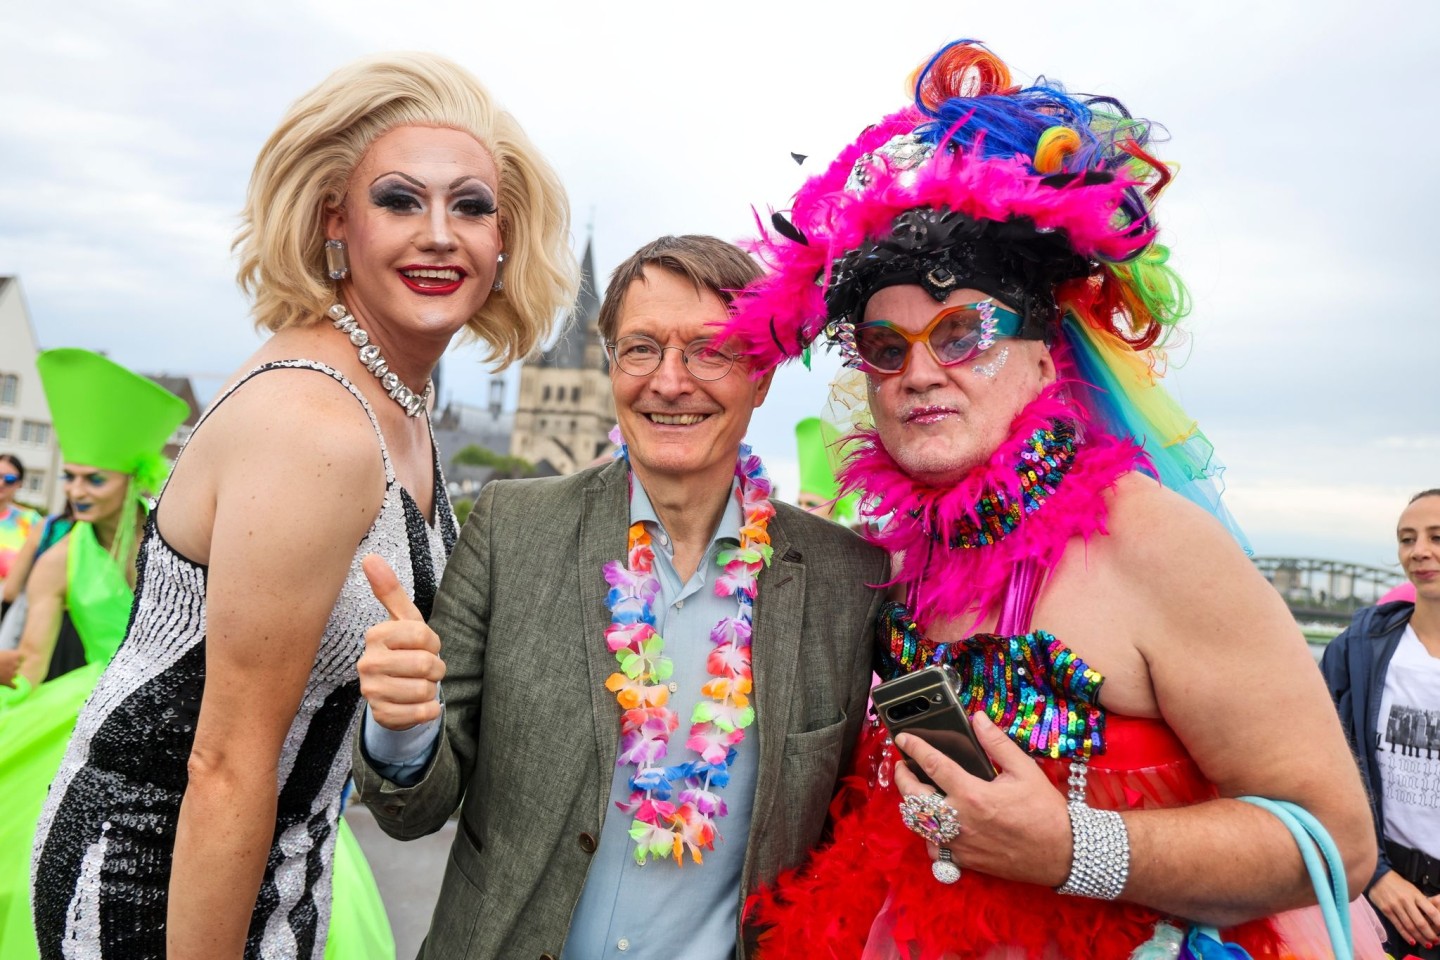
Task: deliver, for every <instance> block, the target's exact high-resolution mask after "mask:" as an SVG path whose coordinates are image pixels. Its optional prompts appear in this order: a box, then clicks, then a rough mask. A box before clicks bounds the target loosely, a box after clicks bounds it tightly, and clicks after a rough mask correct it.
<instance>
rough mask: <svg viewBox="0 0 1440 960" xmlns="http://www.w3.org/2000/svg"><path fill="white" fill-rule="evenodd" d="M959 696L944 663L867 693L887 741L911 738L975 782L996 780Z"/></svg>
mask: <svg viewBox="0 0 1440 960" xmlns="http://www.w3.org/2000/svg"><path fill="white" fill-rule="evenodd" d="M959 691H960V678H959V676H958V675H957V674H956V673H955V670H954V668H952V667H950V666H949V665H948V664H943V663H942V664H938V665H936V666H933V667H926V668H924V669H923V670H916V671H915V672H914V673H907V674H905V675H904V676H903V677H896V678H895V679H894V680H887V681H886V682H884V683H882V684H880V685H879V686H877V687H876V688H875V689H874V690H871V691H870V699H871V701H872V702H873V703H874V704H875V712H876V713H877V714H879V716H880V721H881V722H882V723H884V724H885V728H886V729H887V730H889V731H890V736H891V738H894V737H896V736H898V735H900V734H902V733H910V734H914V735H915V736H917V737H919V738H920V739H921V740H924V741H925V742H926V743H928V744H930V746H932V747H934V748H935V749H936V750H939V751H940V752H941V753H943V754H945V756H947V757H949V758H950V759H951V760H954V761H955V762H956V763H958V764H959V765H960V766H961V767H963V768H964V769H965V770H966V771H968V772H969V773H971V774H973V775H974V776H977V777H979V778H980V779H982V780H994V779H995V767H994V766H993V765H992V764H991V763H990V758H989V757H988V756H986V755H985V750H984V749H983V748H982V747H981V746H980V741H979V740H977V739H976V738H975V731H974V730H973V729H972V728H971V726H970V718H969V717H967V716H966V715H965V708H964V707H962V706H961V704H960V693H959ZM905 760H906V762H907V763H909V764H910V769H911V770H912V771H913V772H914V774H915V776H917V777H919V778H920V779H921V780H923V781H924V782H926V783H928V784H930V785H931V786H932V787H933V786H935V782H934V781H932V780H931V779H930V778H929V777H928V776H926V775H925V772H924V771H923V770H921V769H920V766H919V764H917V763H915V761H914V760H911V759H910V758H909V757H906V758H905Z"/></svg>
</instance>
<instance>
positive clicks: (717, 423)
mask: <svg viewBox="0 0 1440 960" xmlns="http://www.w3.org/2000/svg"><path fill="white" fill-rule="evenodd" d="M727 318H728V312H727V310H726V307H725V303H724V301H722V300H721V299H720V297H719V296H718V295H717V294H715V293H714V292H712V291H710V290H700V291H697V290H696V289H695V286H694V285H693V284H692V283H691V282H690V281H689V280H687V279H686V278H684V277H682V276H680V275H679V274H676V273H672V272H671V271H669V270H666V269H664V268H661V267H657V266H654V265H651V266H647V267H645V272H644V274H643V279H640V280H636V281H634V282H633V283H631V284H630V288H629V289H628V290H627V291H626V292H625V299H624V300H623V301H622V303H621V305H620V310H619V320H618V322H617V323H616V326H615V339H616V340H617V341H619V340H620V339H622V338H624V337H627V336H632V335H644V336H648V337H650V338H651V339H653V340H654V341H655V342H656V343H658V344H659V345H660V346H661V348H668V347H679V348H684V347H686V346H687V345H689V344H691V343H694V342H695V341H697V340H704V339H707V338H709V337H710V336H712V335H713V334H714V332H715V331H714V328H713V327H711V326H710V325H711V324H716V323H724V322H725V321H726V319H727ZM610 385H611V387H612V388H613V390H614V393H615V414H616V418H617V419H618V420H619V422H620V433H621V434H622V435H623V436H624V438H625V443H626V444H627V445H628V447H629V451H630V465H631V466H632V467H633V468H634V470H635V472H636V474H637V475H638V476H639V477H640V481H641V483H648V481H649V478H650V477H652V476H657V475H664V476H666V477H669V478H672V479H676V480H685V481H694V482H696V483H698V484H700V485H702V486H704V485H706V484H708V483H714V484H717V485H718V484H720V483H728V482H729V480H728V478H729V477H730V475H731V474H732V473H733V471H734V468H735V457H736V454H737V453H738V451H739V447H740V441H741V440H743V439H744V438H745V430H746V428H748V427H749V425H750V415H751V414H752V413H753V412H754V410H755V408H756V407H758V406H760V404H762V403H764V402H765V395H766V393H767V392H768V391H769V389H770V375H769V374H766V375H765V377H763V378H762V379H760V380H754V379H752V378H751V376H750V370H749V368H748V367H747V366H746V364H745V362H744V361H743V360H737V361H736V362H735V364H734V366H733V367H732V368H731V369H730V371H729V372H728V373H726V374H725V375H724V376H723V377H721V378H719V379H718V380H708V381H707V380H698V379H696V378H695V377H694V376H692V375H691V374H690V372H689V370H687V369H686V367H685V363H684V360H683V358H682V356H681V350H679V349H677V350H670V349H664V351H663V353H662V355H661V360H660V365H659V367H658V368H656V370H655V372H653V373H651V374H649V375H648V376H633V375H631V374H628V373H625V372H624V371H622V370H620V369H619V368H618V367H617V366H616V365H615V364H613V363H612V364H611V369H610Z"/></svg>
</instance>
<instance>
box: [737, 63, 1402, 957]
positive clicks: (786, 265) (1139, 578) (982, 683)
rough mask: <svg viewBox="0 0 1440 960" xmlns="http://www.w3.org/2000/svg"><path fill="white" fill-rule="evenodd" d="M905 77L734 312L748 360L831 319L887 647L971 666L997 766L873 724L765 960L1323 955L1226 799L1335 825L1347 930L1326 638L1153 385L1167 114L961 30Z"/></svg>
mask: <svg viewBox="0 0 1440 960" xmlns="http://www.w3.org/2000/svg"><path fill="white" fill-rule="evenodd" d="M911 92H912V95H913V103H912V104H911V105H909V106H906V107H905V108H903V109H901V110H899V111H898V112H896V113H894V114H892V115H890V116H888V117H885V118H884V119H883V120H881V121H880V122H878V123H876V124H875V125H873V126H871V127H869V128H867V129H866V130H865V131H864V132H863V133H862V134H861V135H860V137H859V139H858V140H856V141H855V142H854V143H853V144H852V145H850V146H849V147H847V148H845V150H843V151H842V152H841V154H840V156H839V157H838V158H837V159H836V160H835V161H833V162H832V163H831V164H830V165H829V166H828V168H827V169H825V171H824V172H822V173H820V174H818V175H817V176H815V177H813V178H812V179H811V180H809V181H808V182H807V183H805V185H804V186H803V187H802V188H801V189H800V191H799V193H798V194H797V195H796V197H795V200H794V203H793V206H792V208H791V209H790V210H789V211H787V212H784V213H780V214H776V215H775V216H774V217H773V221H774V232H773V233H771V232H768V231H767V232H766V234H764V235H762V237H761V238H760V239H759V240H758V241H757V242H756V243H755V245H754V248H755V251H756V253H757V254H758V256H759V257H760V259H761V260H762V261H763V262H764V263H765V265H766V266H767V267H768V268H769V271H768V273H767V275H766V276H765V277H763V278H762V279H761V280H759V281H757V282H756V283H755V284H753V285H752V286H751V287H750V288H749V289H747V290H746V291H745V292H744V294H743V295H742V296H741V297H739V298H737V301H736V317H735V319H734V321H733V322H732V324H731V327H730V328H729V330H728V332H729V334H731V335H733V336H734V337H735V341H736V342H741V343H745V344H748V345H749V347H748V352H749V353H750V354H751V356H752V359H753V362H754V365H755V368H756V370H757V371H765V370H768V369H770V368H772V367H773V366H774V365H776V364H778V363H780V362H782V361H784V360H786V359H790V358H793V357H797V356H802V355H805V354H807V352H808V351H809V349H810V348H811V345H812V344H813V343H815V342H816V341H817V340H819V339H822V338H826V339H829V340H830V341H831V342H832V343H833V344H835V345H837V346H838V348H839V350H840V351H841V354H842V357H843V358H844V360H845V363H846V365H847V366H848V367H850V368H852V369H853V370H854V373H853V374H852V376H853V377H855V378H856V379H858V380H860V383H859V384H858V389H856V390H855V391H854V396H856V397H857V398H859V400H860V402H861V404H863V405H864V407H865V408H866V411H867V412H865V415H863V416H860V417H859V418H858V419H859V424H858V426H857V427H856V432H855V433H854V435H853V437H852V438H851V440H850V446H849V448H848V449H849V457H848V461H847V464H846V466H845V468H844V470H843V472H842V476H841V481H842V488H843V489H845V490H847V491H854V492H858V493H859V494H860V495H861V496H862V497H863V498H864V499H863V500H862V503H863V504H864V512H865V514H866V515H867V516H868V518H869V519H870V520H871V521H872V523H873V525H874V528H875V529H876V530H877V531H878V532H877V533H875V534H874V536H873V539H874V540H875V541H876V542H877V543H879V544H881V545H883V546H885V547H887V548H888V549H889V551H890V553H891V557H892V564H893V566H892V574H893V576H894V580H893V583H892V586H893V593H892V596H893V598H894V599H893V602H892V603H890V604H889V605H888V606H887V607H886V608H885V609H884V610H883V611H882V615H881V618H880V623H879V624H878V627H877V642H878V643H877V646H878V649H877V654H878V660H877V663H878V667H877V669H878V671H879V672H880V674H881V677H882V679H891V678H894V677H899V676H904V675H907V674H909V673H912V672H914V671H917V670H919V669H921V668H924V667H927V666H932V665H937V666H939V665H943V666H946V667H948V668H950V669H952V670H953V671H954V674H955V676H956V678H957V688H956V689H957V696H958V699H959V701H960V703H961V704H962V706H963V708H964V709H965V712H966V713H968V714H970V715H971V718H972V724H973V726H974V728H975V732H976V734H977V736H978V740H979V745H980V746H981V747H982V748H983V750H984V752H985V753H986V754H988V756H989V759H990V761H991V763H992V764H993V766H994V768H995V769H996V770H997V771H998V774H997V775H996V776H995V777H994V779H990V780H987V779H984V778H982V777H981V776H977V775H973V774H971V773H969V772H967V771H966V770H965V769H962V768H961V767H960V766H959V765H958V764H957V763H955V762H953V761H952V760H951V759H949V758H948V757H947V756H945V755H943V754H941V753H940V752H938V751H937V750H935V749H933V748H932V747H930V746H929V745H928V744H927V743H926V742H924V741H922V740H919V739H917V738H915V737H914V736H909V737H904V736H902V737H898V738H897V741H898V742H897V743H895V744H891V743H890V742H889V740H888V739H887V736H886V734H885V731H884V729H883V728H882V727H880V726H879V725H878V724H876V725H872V727H871V731H870V733H869V734H868V735H867V736H866V737H865V739H864V741H863V742H862V744H861V746H860V749H859V750H857V752H856V756H857V758H858V761H857V765H856V768H855V769H854V771H853V775H852V776H851V777H850V778H849V780H847V781H846V785H845V786H844V787H842V790H841V792H840V795H839V796H838V797H837V798H836V801H835V803H834V805H833V806H832V808H831V812H832V814H834V815H835V820H834V825H833V826H834V830H833V839H832V842H831V844H830V845H829V846H828V847H827V848H825V849H822V850H820V851H818V852H817V853H816V854H815V855H814V856H813V858H812V860H811V862H810V863H809V864H808V865H807V866H806V867H804V868H801V869H799V870H797V871H795V872H793V873H791V874H789V875H787V876H785V877H783V878H782V879H781V880H780V882H779V883H778V885H777V886H776V887H775V888H773V889H771V890H770V891H768V892H767V893H766V894H765V895H763V896H761V897H760V898H758V900H757V901H756V902H754V903H752V904H751V907H750V912H749V915H748V919H749V920H750V922H751V923H753V924H755V925H756V926H758V927H759V928H760V930H759V939H758V949H757V951H756V952H755V953H754V956H758V957H759V958H761V960H776V958H781V960H787V958H792V957H796V958H799V957H807V958H808V957H834V958H858V957H863V958H865V960H939V958H945V960H961V958H963V960H1019V958H1032V960H1081V958H1094V960H1124V958H1134V960H1154V958H1161V957H1176V956H1206V957H1209V956H1215V955H1223V956H1226V957H1236V956H1240V955H1241V954H1237V953H1234V952H1231V951H1233V950H1237V949H1239V947H1237V946H1234V945H1235V944H1239V945H1240V946H1243V947H1244V948H1245V949H1247V950H1249V951H1250V952H1251V953H1252V954H1254V955H1256V956H1275V957H1305V958H1311V957H1328V956H1330V952H1329V937H1328V936H1327V929H1328V928H1327V926H1326V925H1325V924H1324V923H1322V922H1321V912H1320V911H1319V910H1318V909H1316V908H1313V907H1312V908H1310V909H1309V910H1308V911H1307V910H1303V909H1297V908H1302V907H1304V905H1305V904H1307V903H1315V902H1316V892H1315V889H1314V888H1313V887H1312V882H1311V875H1310V873H1309V872H1308V871H1307V869H1306V867H1305V866H1304V865H1303V864H1302V858H1301V854H1300V852H1299V847H1298V846H1297V842H1296V840H1295V839H1293V838H1292V836H1291V835H1290V833H1289V831H1287V830H1286V827H1285V826H1284V825H1282V820H1281V819H1280V818H1278V817H1277V816H1275V815H1274V814H1272V813H1271V812H1268V811H1269V808H1268V807H1267V808H1265V809H1261V808H1260V807H1258V806H1257V805H1254V804H1252V803H1248V802H1240V800H1239V799H1238V798H1241V797H1244V796H1247V795H1255V796H1258V797H1261V798H1270V799H1273V800H1283V801H1293V802H1295V803H1297V804H1298V805H1300V806H1301V807H1304V808H1306V809H1307V810H1308V811H1309V813H1311V814H1313V815H1314V817H1315V818H1317V819H1318V820H1319V822H1320V823H1322V824H1323V825H1324V827H1326V828H1328V833H1329V834H1330V835H1331V836H1332V837H1333V841H1334V846H1335V847H1336V848H1337V851H1336V855H1335V859H1334V862H1333V867H1334V871H1333V873H1334V877H1333V880H1334V882H1335V883H1336V884H1338V892H1339V897H1338V899H1339V901H1340V904H1341V907H1340V908H1338V909H1335V910H1334V911H1333V915H1334V924H1335V926H1336V935H1337V939H1340V940H1345V939H1347V938H1348V934H1346V933H1345V932H1344V930H1343V929H1341V928H1343V927H1344V926H1346V925H1348V924H1349V920H1350V917H1351V914H1352V910H1351V909H1348V905H1347V904H1346V901H1348V900H1349V899H1350V897H1349V891H1348V890H1346V889H1345V885H1346V882H1347V880H1348V882H1349V884H1350V889H1353V890H1355V891H1356V892H1358V891H1359V890H1360V889H1361V887H1362V886H1363V883H1364V881H1365V880H1366V879H1368V877H1369V875H1370V870H1371V868H1372V866H1373V864H1374V861H1375V845H1374V844H1375V841H1374V837H1373V835H1372V831H1371V829H1370V825H1369V822H1368V821H1369V818H1368V815H1367V809H1366V803H1365V795H1364V792H1363V790H1362V789H1361V786H1360V783H1359V780H1358V778H1357V776H1356V772H1355V765H1354V763H1353V762H1352V760H1351V757H1350V754H1349V751H1348V749H1347V748H1346V745H1345V742H1344V738H1343V736H1342V735H1341V732H1340V729H1339V725H1338V724H1337V722H1336V720H1335V717H1334V714H1333V710H1332V709H1331V706H1330V703H1329V699H1328V697H1327V696H1326V693H1325V689H1324V686H1323V684H1321V682H1320V677H1319V675H1318V673H1317V672H1316V670H1315V665H1314V663H1313V661H1312V660H1311V658H1310V654H1309V651H1308V650H1307V648H1306V645H1305V643H1304V641H1303V639H1302V638H1301V635H1300V633H1299V631H1298V630H1297V629H1296V628H1295V624H1294V622H1293V620H1291V618H1290V616H1289V613H1288V611H1287V610H1286V608H1285V606H1284V604H1283V602H1281V600H1280V598H1279V597H1278V596H1277V595H1276V594H1275V592H1274V590H1273V589H1271V587H1270V586H1269V585H1268V584H1267V583H1265V581H1264V580H1263V579H1262V578H1261V576H1260V575H1259V574H1258V573H1257V572H1256V571H1255V569H1254V567H1253V565H1252V564H1251V563H1250V562H1249V561H1248V560H1247V559H1246V557H1245V555H1244V552H1243V551H1242V550H1241V548H1240V546H1239V545H1237V543H1236V536H1238V530H1235V529H1234V527H1233V524H1231V523H1229V517H1228V515H1227V514H1226V513H1225V511H1224V510H1223V508H1222V507H1220V505H1219V501H1218V488H1217V487H1216V485H1215V483H1214V482H1213V474H1214V472H1215V463H1214V461H1213V457H1212V452H1211V450H1210V447H1209V445H1208V443H1206V441H1205V438H1204V436H1203V435H1201V434H1200V433H1199V432H1198V430H1196V428H1195V425H1194V423H1193V421H1190V420H1189V419H1188V418H1186V417H1185V416H1184V415H1183V413H1182V412H1181V411H1180V410H1179V408H1178V407H1177V406H1176V405H1175V404H1174V402H1173V401H1171V400H1170V399H1169V397H1168V396H1167V395H1166V394H1165V392H1164V390H1163V389H1162V388H1160V387H1159V386H1158V380H1159V379H1160V377H1161V375H1162V374H1163V372H1164V353H1163V349H1162V348H1163V345H1164V343H1165V342H1166V340H1167V339H1169V338H1171V337H1173V335H1174V333H1175V324H1176V322H1177V321H1178V320H1179V319H1180V317H1181V316H1182V315H1183V314H1184V313H1185V312H1186V308H1187V301H1186V297H1185V294H1184V290H1183V287H1182V286H1181V285H1180V282H1179V280H1178V278H1177V277H1176V276H1175V274H1174V273H1173V272H1172V271H1171V269H1170V268H1169V267H1168V266H1167V263H1166V261H1167V259H1168V251H1167V250H1166V248H1165V247H1164V246H1162V245H1160V244H1159V243H1158V242H1157V229H1158V227H1157V223H1156V221H1155V218H1154V209H1155V202H1156V200H1157V199H1158V197H1159V196H1160V194H1161V192H1162V190H1163V189H1164V187H1165V186H1166V184H1167V183H1168V182H1169V180H1170V179H1171V175H1172V171H1171V169H1170V168H1169V167H1167V166H1166V165H1165V164H1163V163H1162V162H1160V161H1159V160H1158V159H1156V157H1155V155H1154V150H1155V141H1156V140H1157V139H1158V138H1157V137H1156V136H1155V134H1156V132H1157V129H1158V128H1156V127H1155V126H1153V125H1152V124H1150V123H1148V122H1146V121H1143V120H1139V119H1135V118H1133V117H1131V115H1130V114H1129V113H1128V112H1127V111H1126V110H1125V108H1124V107H1123V106H1122V105H1121V104H1120V103H1119V102H1118V101H1116V100H1113V99H1109V98H1099V97H1090V98H1087V97H1080V96H1075V95H1072V94H1069V93H1067V92H1066V91H1065V89H1064V88H1063V87H1061V86H1060V85H1059V84H1058V83H1054V82H1051V81H1048V80H1045V79H1043V78H1042V79H1040V80H1038V81H1036V83H1035V84H1033V85H1031V86H1021V85H1019V84H1016V83H1014V82H1013V81H1012V80H1011V78H1010V72H1009V70H1008V68H1007V67H1006V65H1005V64H1004V63H1003V62H1001V61H1000V60H999V59H998V58H996V57H995V56H994V55H993V54H991V53H990V52H989V51H987V50H985V49H984V48H983V47H981V46H979V45H978V44H976V43H974V42H971V41H961V42H959V43H955V44H952V45H949V46H947V47H945V48H944V49H942V50H941V51H939V52H938V53H937V54H935V56H934V57H932V58H931V59H930V60H929V61H927V62H926V63H925V64H924V65H923V66H922V68H921V69H920V70H919V71H918V72H917V74H916V76H915V77H913V78H912V85H911ZM842 392H843V391H842ZM1157 480H1158V481H1160V482H1157ZM1227 524H1228V525H1229V532H1227ZM1232 534H1235V536H1232ZM1297 731H1304V735H1303V736H1297V735H1296V732H1297ZM906 755H908V757H909V759H910V760H911V761H912V762H913V763H914V764H915V765H916V767H918V769H919V770H920V771H923V772H924V773H925V775H926V776H928V778H929V779H930V781H931V782H932V783H934V784H935V786H930V785H926V784H923V783H922V782H921V780H920V779H918V778H917V776H916V775H915V772H914V770H912V768H911V767H910V766H909V765H907V763H906V762H905V760H906ZM1297 822H1298V818H1297ZM916 834H919V836H917V835H916ZM1327 892H1328V891H1327ZM1331 899H1335V898H1334V897H1331ZM1354 912H1356V913H1357V914H1358V917H1357V919H1358V921H1359V922H1356V923H1354V924H1353V927H1354V939H1355V941H1356V943H1357V945H1360V946H1361V947H1362V949H1361V952H1360V954H1359V955H1361V956H1366V957H1379V956H1381V953H1380V950H1379V946H1378V942H1377V940H1376V937H1375V935H1374V932H1373V929H1371V928H1370V927H1368V926H1367V924H1368V922H1369V920H1370V919H1373V918H1369V917H1366V916H1365V915H1364V913H1365V911H1364V910H1363V908H1360V907H1356V908H1355V911H1354ZM1217 928H1219V929H1217ZM1222 942H1223V943H1224V944H1225V945H1222ZM1216 951H1222V952H1221V953H1219V954H1217V953H1216ZM1342 955H1346V956H1348V954H1342Z"/></svg>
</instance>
